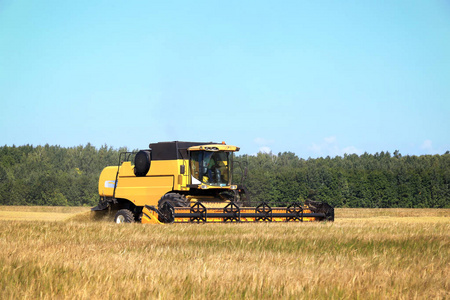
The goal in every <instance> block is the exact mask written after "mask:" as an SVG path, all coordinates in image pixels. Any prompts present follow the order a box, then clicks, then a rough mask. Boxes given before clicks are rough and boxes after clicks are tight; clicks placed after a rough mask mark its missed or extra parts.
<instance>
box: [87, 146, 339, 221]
mask: <svg viewBox="0 0 450 300" xmlns="http://www.w3.org/2000/svg"><path fill="white" fill-rule="evenodd" d="M149 147H150V149H148V150H141V151H139V152H137V153H133V152H122V153H121V154H120V156H119V165H118V166H117V167H106V168H105V169H103V171H102V173H101V174H100V178H99V184H98V191H99V194H100V202H99V204H98V205H97V206H96V207H94V208H92V210H93V211H106V210H108V211H117V213H116V214H115V217H114V221H115V222H116V223H133V222H141V223H152V224H163V223H189V222H191V223H192V222H194V223H207V222H290V221H294V222H310V221H324V220H326V221H334V209H333V207H331V206H330V205H328V204H326V203H323V202H316V201H307V202H306V203H305V204H304V205H301V204H300V203H292V204H291V205H289V206H287V207H271V206H269V204H267V203H260V204H259V205H255V206H253V207H251V205H250V202H249V201H248V195H247V193H246V191H245V188H244V187H243V186H242V185H234V184H232V181H231V179H232V176H231V175H232V172H233V170H232V167H233V153H234V152H237V151H239V148H238V147H236V146H231V145H226V144H225V143H224V142H222V144H217V143H195V142H178V141H176V142H162V143H154V144H150V145H149ZM133 158H134V159H133ZM132 162H134V165H133V164H132Z"/></svg>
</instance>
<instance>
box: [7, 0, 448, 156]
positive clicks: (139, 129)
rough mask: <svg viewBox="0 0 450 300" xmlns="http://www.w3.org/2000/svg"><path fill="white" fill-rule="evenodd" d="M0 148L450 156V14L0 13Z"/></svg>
mask: <svg viewBox="0 0 450 300" xmlns="http://www.w3.org/2000/svg"><path fill="white" fill-rule="evenodd" d="M0 104H1V107H0V129H1V130H0V144H1V145H5V144H6V145H13V144H15V145H16V146H17V145H24V144H33V145H43V144H46V143H48V144H51V145H61V146H64V147H71V146H77V145H85V144H87V143H88V142H90V143H91V144H93V145H94V146H96V147H99V146H101V145H104V144H107V145H109V146H113V147H115V148H118V147H121V146H126V147H128V148H129V149H136V148H146V147H147V146H148V144H149V143H150V142H158V141H172V140H184V141H218V142H221V141H226V142H227V143H229V144H235V145H237V146H240V147H241V153H247V154H255V153H257V152H259V151H272V152H273V153H275V154H276V153H278V152H284V151H291V152H295V153H296V154H297V155H298V156H300V157H303V158H308V157H319V156H327V155H330V156H335V155H343V154H344V153H357V154H362V153H364V152H369V153H375V152H380V151H390V152H391V153H392V152H393V151H394V150H399V151H400V152H401V153H402V154H404V155H406V154H410V155H421V154H436V153H437V154H442V153H444V152H445V151H447V150H450V118H449V113H450V2H448V1H445V0H441V1H431V0H430V1H189V2H188V1H61V0H58V1H13V0H6V1H5V0H0Z"/></svg>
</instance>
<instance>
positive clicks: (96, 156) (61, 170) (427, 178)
mask: <svg viewBox="0 0 450 300" xmlns="http://www.w3.org/2000/svg"><path fill="white" fill-rule="evenodd" d="M122 151H129V149H126V148H120V149H114V148H112V147H108V146H106V145H105V146H102V147H100V148H96V147H94V146H92V145H91V144H87V145H85V146H77V147H70V148H64V147H60V146H50V145H45V146H31V145H25V146H17V147H16V146H3V147H0V205H70V206H80V205H85V206H94V205H96V203H97V202H98V197H99V196H98V194H97V181H98V177H99V175H100V172H101V170H102V169H103V168H104V167H106V166H111V165H117V163H118V160H119V153H120V152H122ZM246 168H247V170H248V172H245V171H244V170H245V169H246ZM233 176H234V182H235V183H241V182H243V184H244V185H245V186H246V187H247V190H248V193H249V195H250V197H251V198H250V199H251V201H252V202H263V201H264V202H268V203H270V204H273V205H285V204H287V203H290V202H294V201H300V202H303V201H304V200H306V199H311V200H319V201H325V202H328V203H329V204H331V205H333V206H335V207H363V208H375V207H378V208H388V207H405V208H408V207H412V208H425V207H429V208H450V188H449V184H450V153H449V151H447V152H446V153H445V154H443V155H422V156H409V155H405V156H402V155H401V154H400V153H399V151H395V152H393V153H392V154H391V153H389V152H384V151H383V152H379V153H375V154H368V153H364V154H362V155H356V154H351V155H344V156H343V157H342V156H336V157H333V158H331V157H326V158H314V159H313V158H308V159H303V158H299V157H297V156H296V155H295V154H294V153H292V152H284V153H279V154H278V155H275V154H272V153H270V154H267V153H258V154H257V155H236V156H235V164H234V174H233Z"/></svg>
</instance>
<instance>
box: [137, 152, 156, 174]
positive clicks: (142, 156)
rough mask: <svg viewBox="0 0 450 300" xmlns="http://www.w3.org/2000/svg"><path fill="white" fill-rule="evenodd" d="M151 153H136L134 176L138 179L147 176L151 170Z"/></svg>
mask: <svg viewBox="0 0 450 300" xmlns="http://www.w3.org/2000/svg"><path fill="white" fill-rule="evenodd" d="M151 160H152V159H151V152H150V151H148V150H141V151H139V152H138V153H136V156H135V157H134V174H135V175H136V176H138V177H140V176H145V175H147V173H148V170H150V163H151Z"/></svg>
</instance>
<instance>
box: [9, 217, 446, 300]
mask: <svg viewBox="0 0 450 300" xmlns="http://www.w3.org/2000/svg"><path fill="white" fill-rule="evenodd" d="M449 211H450V210H431V211H428V212H426V213H424V215H423V216H417V217H414V216H415V215H416V213H417V212H418V211H416V210H414V211H410V210H400V211H398V214H399V215H395V213H394V212H392V211H389V213H386V211H385V213H384V214H380V213H379V212H378V211H377V210H375V211H373V214H371V213H370V212H371V210H370V209H369V210H364V211H362V210H361V211H360V213H359V214H357V218H355V219H353V218H350V217H349V216H348V217H346V218H340V219H339V217H338V216H337V219H336V222H334V223H308V224H306V223H304V224H300V223H286V224H285V223H283V224H282V223H276V224H275V223H273V224H267V223H263V224H203V225H196V224H173V225H141V224H121V225H116V224H113V223H110V222H93V221H90V220H91V219H92V217H91V214H90V213H89V212H82V213H81V214H80V215H77V216H75V217H72V218H69V220H68V221H65V222H61V221H59V222H49V221H15V220H13V221H8V220H0V269H1V273H0V298H1V299H17V298H31V299H33V298H43V299H55V298H61V299H62V298H66V299H67V298H68V299H99V298H111V299H116V298H126V299H136V298H145V299H150V298H159V299H175V298H177V299H179V298H185V299H206V298H209V299H211V298H230V299H255V298H263V299H273V298H285V299H299V298H300V299H315V298H326V299H391V298H397V299H430V298H434V299H445V298H448V297H450V293H449V291H450V282H449V279H448V278H449V274H450V269H449V265H450V234H449V232H450V217H449V214H448V213H449ZM336 213H337V215H339V214H341V215H345V214H347V213H348V212H347V211H346V210H345V209H341V210H337V212H336ZM419 214H420V213H419ZM80 216H81V217H80Z"/></svg>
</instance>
